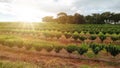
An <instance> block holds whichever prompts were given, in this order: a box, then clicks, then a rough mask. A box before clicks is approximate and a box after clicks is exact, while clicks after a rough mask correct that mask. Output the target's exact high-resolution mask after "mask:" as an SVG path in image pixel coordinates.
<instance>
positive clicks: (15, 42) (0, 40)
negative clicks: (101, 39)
mask: <svg viewBox="0 0 120 68" xmlns="http://www.w3.org/2000/svg"><path fill="white" fill-rule="evenodd" d="M0 44H2V45H4V46H8V47H15V46H17V47H19V48H22V47H25V48H26V49H27V50H30V49H32V48H34V49H35V50H37V51H41V50H42V49H46V50H47V51H48V52H50V51H52V50H53V49H54V50H55V52H57V53H59V52H60V50H62V49H65V50H66V51H67V52H68V53H72V52H74V51H77V52H78V53H79V54H80V55H83V54H84V53H87V52H88V51H89V50H90V49H91V50H92V51H93V53H94V54H96V55H97V54H98V53H99V52H100V51H102V50H105V51H106V52H108V53H110V54H111V55H112V56H117V55H118V54H120V46H119V45H112V44H109V45H105V44H81V45H74V44H69V45H61V44H57V43H56V44H55V43H48V42H43V41H42V42H40V41H39V42H37V41H28V40H27V41H25V40H23V39H20V38H19V37H14V36H7V37H5V36H4V37H3V36H2V37H0Z"/></svg>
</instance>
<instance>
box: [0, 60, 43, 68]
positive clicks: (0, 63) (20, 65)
mask: <svg viewBox="0 0 120 68" xmlns="http://www.w3.org/2000/svg"><path fill="white" fill-rule="evenodd" d="M0 68H41V67H38V66H37V65H35V64H31V63H26V62H11V61H6V60H0Z"/></svg>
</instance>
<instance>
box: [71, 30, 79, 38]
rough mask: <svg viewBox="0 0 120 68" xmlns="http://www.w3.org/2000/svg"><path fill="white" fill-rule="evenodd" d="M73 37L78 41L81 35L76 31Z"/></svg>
mask: <svg viewBox="0 0 120 68" xmlns="http://www.w3.org/2000/svg"><path fill="white" fill-rule="evenodd" d="M72 37H73V38H74V39H75V40H77V39H78V38H79V33H78V32H76V31H75V32H74V33H73V35H72Z"/></svg>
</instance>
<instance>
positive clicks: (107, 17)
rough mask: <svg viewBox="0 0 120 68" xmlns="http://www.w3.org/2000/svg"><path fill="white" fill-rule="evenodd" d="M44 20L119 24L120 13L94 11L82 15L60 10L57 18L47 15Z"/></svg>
mask: <svg viewBox="0 0 120 68" xmlns="http://www.w3.org/2000/svg"><path fill="white" fill-rule="evenodd" d="M42 21H43V22H57V23H62V24H65V23H69V24H106V23H110V24H119V22H120V13H111V12H103V13H101V14H100V13H93V14H92V15H87V16H84V15H81V14H79V13H75V14H74V15H67V13H65V12H60V13H58V14H57V18H53V16H45V17H43V18H42Z"/></svg>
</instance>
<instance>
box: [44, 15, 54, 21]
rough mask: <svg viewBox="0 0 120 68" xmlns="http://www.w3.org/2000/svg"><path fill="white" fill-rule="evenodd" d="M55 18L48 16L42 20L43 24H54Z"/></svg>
mask: <svg viewBox="0 0 120 68" xmlns="http://www.w3.org/2000/svg"><path fill="white" fill-rule="evenodd" d="M53 20H54V19H53V16H46V17H43V18H42V21H43V22H53Z"/></svg>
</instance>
